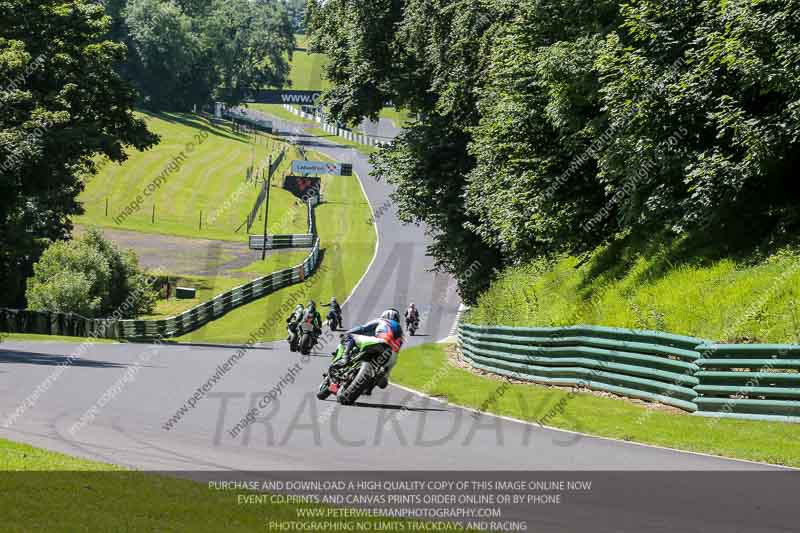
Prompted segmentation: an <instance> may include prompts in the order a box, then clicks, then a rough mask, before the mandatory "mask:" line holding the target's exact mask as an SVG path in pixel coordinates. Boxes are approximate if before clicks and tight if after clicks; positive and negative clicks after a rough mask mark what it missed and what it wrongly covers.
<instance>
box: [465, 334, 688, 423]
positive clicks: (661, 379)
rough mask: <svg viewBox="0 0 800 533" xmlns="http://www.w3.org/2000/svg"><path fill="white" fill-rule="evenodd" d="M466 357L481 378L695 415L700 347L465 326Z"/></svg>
mask: <svg viewBox="0 0 800 533" xmlns="http://www.w3.org/2000/svg"><path fill="white" fill-rule="evenodd" d="M458 337H459V341H460V345H461V349H462V352H463V353H464V356H465V357H466V358H467V359H468V360H469V361H470V362H471V363H472V364H473V366H475V367H476V368H479V369H481V370H485V371H488V372H494V373H497V374H502V375H505V376H509V377H513V378H516V379H523V380H527V381H533V382H536V383H543V384H548V385H561V386H580V387H586V388H590V389H594V390H601V391H606V392H611V393H614V394H619V395H622V396H629V397H633V398H641V399H643V400H649V401H655V402H660V403H664V404H667V405H672V406H675V407H679V408H681V409H684V410H686V411H690V412H693V411H695V410H696V409H697V406H696V405H695V404H694V398H695V396H697V393H696V392H695V391H694V389H693V387H694V386H695V385H697V383H698V380H697V378H696V377H694V373H695V372H696V371H697V369H698V367H697V365H696V364H695V361H696V360H697V359H698V357H699V356H700V355H699V353H698V352H697V351H695V349H694V348H695V347H696V346H697V345H698V344H701V343H702V341H701V340H700V339H694V338H691V337H681V336H678V335H668V334H665V333H655V332H646V331H634V330H627V329H616V328H602V327H592V326H573V327H564V328H510V327H501V326H491V327H489V326H473V325H471V324H461V325H460V326H459V332H458Z"/></svg>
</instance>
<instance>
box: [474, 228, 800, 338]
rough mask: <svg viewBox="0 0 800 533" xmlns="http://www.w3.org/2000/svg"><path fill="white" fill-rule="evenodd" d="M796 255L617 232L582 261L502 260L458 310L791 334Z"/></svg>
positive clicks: (504, 318)
mask: <svg viewBox="0 0 800 533" xmlns="http://www.w3.org/2000/svg"><path fill="white" fill-rule="evenodd" d="M799 295H800V254H798V253H797V252H796V251H794V249H792V248H783V249H780V250H776V251H774V252H773V253H770V254H764V255H761V254H755V253H750V254H746V255H734V254H723V253H707V251H702V253H701V250H698V249H697V248H693V247H692V246H691V245H689V243H688V242H687V241H686V240H685V239H683V240H675V241H672V242H669V241H667V240H665V239H654V240H653V241H652V242H649V243H644V244H643V243H641V242H638V243H631V242H626V241H618V242H616V243H614V244H612V245H610V246H607V247H604V248H601V249H598V250H596V251H595V252H594V253H593V254H592V255H591V257H590V258H588V260H586V261H583V262H581V260H580V259H579V258H578V257H563V258H561V259H560V260H557V261H552V262H545V261H541V262H536V263H531V264H527V265H523V266H519V267H515V268H510V269H507V270H506V271H504V272H503V273H502V275H501V276H500V277H499V278H498V280H496V281H495V282H494V283H493V284H492V286H491V288H490V289H489V290H488V291H487V292H485V293H484V294H483V295H482V296H481V297H480V298H479V300H478V303H477V305H476V306H475V307H474V308H473V309H472V310H470V312H469V313H467V314H466V316H465V319H466V320H467V321H471V322H474V323H479V324H503V325H516V326H561V325H574V324H594V325H604V326H616V327H629V328H640V329H655V330H661V331H667V332H671V333H678V334H685V335H693V336H697V337H702V338H706V339H709V340H718V341H723V342H733V341H737V342H791V343H796V342H800V337H799V335H800V333H799V332H800V309H799V308H798V304H797V302H798V296H799Z"/></svg>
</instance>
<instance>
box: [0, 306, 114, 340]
mask: <svg viewBox="0 0 800 533" xmlns="http://www.w3.org/2000/svg"><path fill="white" fill-rule="evenodd" d="M118 325H119V321H117V320H111V319H107V320H98V319H92V318H86V317H84V316H81V315H79V314H76V313H50V312H47V311H29V310H27V309H0V331H3V332H6V333H34V334H40V335H60V336H64V337H93V338H96V339H116V338H117V337H118V336H119V333H118Z"/></svg>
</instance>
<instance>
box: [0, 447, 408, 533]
mask: <svg viewBox="0 0 800 533" xmlns="http://www.w3.org/2000/svg"><path fill="white" fill-rule="evenodd" d="M0 471H3V475H2V476H0V510H2V515H3V516H2V526H0V529H2V530H3V531H8V532H14V533H30V532H33V531H48V532H58V533H60V532H64V533H76V532H90V531H91V532H93V531H109V532H110V531H125V532H128V533H140V532H141V533H144V532H148V533H149V532H153V531H192V532H209V533H217V532H219V531H230V532H234V533H235V532H251V531H272V530H274V529H271V528H269V524H270V522H273V523H276V522H278V523H279V522H287V521H297V520H301V521H302V520H304V519H303V518H298V511H297V510H298V509H300V508H307V509H308V508H313V507H317V508H319V507H324V506H321V505H317V506H314V505H304V504H300V505H289V504H284V503H272V502H270V501H267V502H259V503H258V504H244V503H241V504H240V502H239V500H238V496H239V495H248V494H254V493H252V492H247V491H241V490H217V489H214V488H210V487H209V486H208V485H207V484H205V483H199V482H195V481H191V480H187V479H179V478H173V477H167V476H164V475H156V474H148V473H143V472H135V471H129V470H124V469H122V468H119V467H116V466H114V465H109V464H105V463H98V462H94V461H87V460H84V459H78V458H76V457H70V456H67V455H63V454H60V453H54V452H50V451H46V450H42V449H39V448H34V447H32V446H28V445H25V444H17V443H14V442H10V441H7V440H3V439H0ZM305 520H306V524H308V527H309V530H311V531H324V529H320V527H323V528H324V527H325V526H324V523H325V522H324V521H323V519H305ZM325 521H327V522H331V521H333V522H339V523H341V524H342V527H344V528H348V527H349V528H352V529H342V531H358V530H360V529H358V526H357V524H356V522H359V523H361V524H365V523H367V527H368V528H369V529H364V530H365V531H372V530H378V528H379V526H378V524H379V523H382V524H389V525H391V524H392V523H395V524H396V527H398V528H399V529H396V531H403V530H405V528H404V527H403V524H401V523H399V522H400V521H397V520H393V519H382V518H367V519H365V518H357V519H356V518H333V519H330V518H328V519H325ZM404 523H407V522H404ZM288 527H291V525H289V526H288ZM390 530H392V529H390ZM422 530H423V529H420V531H422Z"/></svg>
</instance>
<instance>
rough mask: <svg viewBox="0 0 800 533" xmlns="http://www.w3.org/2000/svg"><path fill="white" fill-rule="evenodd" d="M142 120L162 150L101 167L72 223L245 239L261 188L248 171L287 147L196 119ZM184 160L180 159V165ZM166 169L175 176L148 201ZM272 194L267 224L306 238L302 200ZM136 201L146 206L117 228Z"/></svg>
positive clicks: (291, 155) (180, 116)
mask: <svg viewBox="0 0 800 533" xmlns="http://www.w3.org/2000/svg"><path fill="white" fill-rule="evenodd" d="M141 116H142V117H143V118H144V119H145V120H146V121H147V124H148V127H149V128H150V129H151V130H152V131H153V132H155V133H157V134H159V135H160V136H161V143H160V144H159V145H157V146H156V147H155V148H153V149H152V150H149V151H146V152H136V151H132V152H131V153H130V154H129V155H130V157H129V159H128V160H127V161H126V162H125V163H123V164H122V165H117V164H113V163H108V164H106V165H104V166H103V168H102V170H101V171H100V173H99V174H98V175H97V176H94V177H93V178H91V179H90V181H89V183H88V184H87V185H86V189H85V191H84V192H83V193H82V194H81V195H80V196H79V201H80V202H81V203H82V204H83V206H84V208H85V210H86V213H85V214H84V215H82V216H79V217H76V219H75V222H76V223H78V224H82V225H87V226H90V225H94V226H101V227H113V228H120V229H128V230H134V231H139V232H143V233H162V234H167V235H180V236H185V237H202V238H207V239H223V240H244V239H246V238H247V237H246V235H247V234H246V231H245V229H246V228H242V229H241V230H240V231H239V232H238V233H237V232H236V229H237V228H239V227H240V226H241V224H242V222H243V221H244V220H245V219H246V217H247V214H248V213H249V212H250V210H251V209H252V207H253V205H254V203H255V199H256V196H257V194H258V187H259V186H260V184H258V183H256V182H255V181H251V182H250V183H247V182H246V181H245V177H246V172H247V168H248V167H249V166H250V165H251V163H252V162H253V161H254V162H255V163H254V166H255V167H256V168H263V167H265V166H266V164H267V157H268V155H269V154H271V153H272V154H275V155H277V153H278V152H279V151H280V149H281V147H283V146H286V145H285V144H284V143H283V142H281V141H280V140H279V139H278V138H276V137H272V136H268V135H257V136H252V135H246V134H241V133H234V132H232V131H231V130H230V128H229V126H227V125H215V124H213V123H211V122H209V121H207V120H206V119H204V118H203V117H201V116H198V115H192V114H179V113H159V114H157V115H154V114H142V115H141ZM190 145H191V146H192V148H189V146H190ZM181 153H183V154H184V156H185V157H181ZM297 157H298V156H297V154H296V153H295V151H294V149H292V148H289V151H288V152H287V157H286V160H285V162H284V164H283V165H282V167H281V168H280V169H279V170H278V176H277V178H273V183H275V182H279V181H280V176H281V175H282V173H283V172H285V171H286V169H287V168H289V165H290V163H291V160H292V159H296V158H297ZM175 158H179V159H180V163H179V164H177V165H173V166H172V167H170V165H171V163H172V162H173V161H175ZM169 168H173V169H176V170H174V171H173V172H170V173H169V174H168V175H167V177H166V182H165V183H164V184H163V185H161V186H160V187H159V188H157V189H156V190H155V191H154V192H153V193H152V194H150V195H145V194H143V192H144V191H145V190H146V188H147V187H148V185H149V184H151V183H153V182H154V180H156V179H157V178H158V177H159V176H160V175H161V174H162V172H163V171H164V170H165V169H169ZM271 192H272V194H271V198H270V223H271V224H272V223H275V224H277V223H279V222H280V223H285V224H286V226H287V233H293V232H304V231H305V229H306V228H305V225H306V217H305V214H304V213H302V212H301V210H298V209H296V206H298V205H299V204H300V202H299V200H297V199H296V198H295V197H294V196H292V195H291V194H289V193H288V192H286V191H283V190H282V189H280V188H277V187H273V188H272V191H271ZM139 194H142V197H143V199H144V201H143V203H142V204H140V207H139V209H137V210H136V211H135V212H134V213H133V214H131V215H129V216H127V217H126V218H124V220H121V221H119V220H117V221H116V222H115V217H118V215H120V213H122V212H123V210H124V209H125V206H128V205H130V204H131V202H134V201H135V199H136V197H137V195H139ZM106 201H108V206H109V208H108V215H106ZM154 206H155V222H153V207H154ZM201 211H202V217H203V225H202V229H201V228H200V218H201ZM117 222H120V223H119V224H118V223H117Z"/></svg>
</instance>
